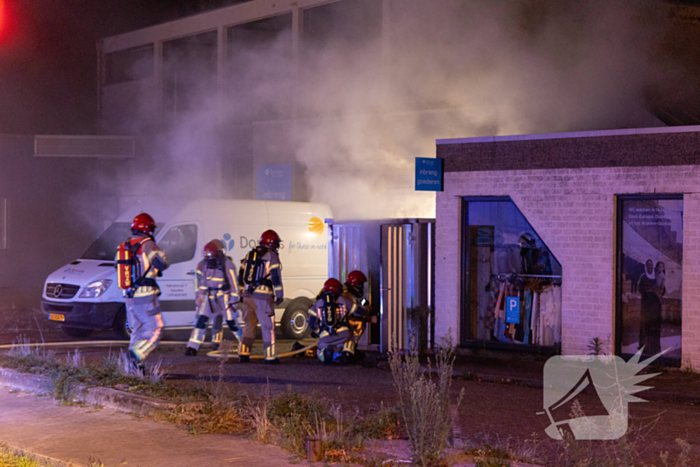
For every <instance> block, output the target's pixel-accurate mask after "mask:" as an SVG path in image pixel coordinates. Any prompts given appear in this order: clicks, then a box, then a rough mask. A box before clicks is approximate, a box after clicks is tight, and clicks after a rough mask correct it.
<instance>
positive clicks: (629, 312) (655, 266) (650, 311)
mask: <svg viewBox="0 0 700 467" xmlns="http://www.w3.org/2000/svg"><path fill="white" fill-rule="evenodd" d="M617 227H618V228H617V236H618V238H617V241H618V248H617V250H618V251H617V255H618V256H617V297H616V303H617V320H616V326H615V330H616V340H615V342H616V346H617V348H616V352H617V354H618V355H623V356H630V355H633V354H635V353H637V351H638V350H640V349H641V348H642V347H643V348H644V350H643V355H644V356H652V355H655V354H657V353H659V352H660V351H661V350H667V349H668V350H667V351H666V353H665V354H664V356H663V357H664V359H666V360H671V361H669V362H668V363H679V362H680V358H681V317H682V316H681V309H682V300H681V291H682V287H681V286H682V283H683V280H682V279H683V197H682V196H681V195H677V196H662V195H661V196H660V195H649V196H624V197H619V198H618V219H617ZM673 361H675V362H673Z"/></svg>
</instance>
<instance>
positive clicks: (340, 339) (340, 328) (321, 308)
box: [309, 294, 367, 359]
mask: <svg viewBox="0 0 700 467" xmlns="http://www.w3.org/2000/svg"><path fill="white" fill-rule="evenodd" d="M335 304H336V305H335V306H337V309H336V310H332V306H329V303H328V302H327V301H326V300H325V299H324V294H321V296H320V298H319V299H318V300H316V303H314V305H313V307H311V308H310V309H309V327H310V328H311V329H312V330H313V331H314V332H316V333H317V334H318V337H319V339H318V356H319V358H320V359H323V358H325V357H324V354H325V353H324V350H325V349H327V348H331V349H332V350H333V351H341V352H349V353H353V352H354V345H353V343H354V341H353V331H352V330H351V329H350V325H349V321H348V320H349V319H350V318H351V317H352V318H361V317H363V316H364V315H365V314H366V313H367V310H366V309H365V308H363V307H361V306H360V305H359V304H358V303H356V301H354V300H350V299H348V298H347V297H345V296H343V295H340V294H339V295H338V297H337V299H336V301H335ZM334 312H335V313H336V315H335V316H332V314H333V313H334Z"/></svg>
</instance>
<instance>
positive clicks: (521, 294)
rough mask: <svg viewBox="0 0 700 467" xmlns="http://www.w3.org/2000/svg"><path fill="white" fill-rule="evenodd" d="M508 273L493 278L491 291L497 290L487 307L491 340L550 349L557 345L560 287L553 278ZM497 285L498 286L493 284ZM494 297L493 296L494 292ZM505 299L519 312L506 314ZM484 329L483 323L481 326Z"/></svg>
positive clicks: (559, 338) (559, 320)
mask: <svg viewBox="0 0 700 467" xmlns="http://www.w3.org/2000/svg"><path fill="white" fill-rule="evenodd" d="M532 276H535V277H528V276H527V275H518V274H510V275H508V276H496V275H495V276H494V278H493V281H492V283H491V289H492V290H498V295H497V298H496V299H495V300H494V301H493V306H491V305H489V309H490V310H491V313H489V314H490V316H491V317H492V320H493V326H492V327H491V326H490V323H489V328H490V329H491V332H492V336H493V339H495V340H498V341H500V342H510V343H515V344H534V345H542V346H553V345H557V344H559V343H560V342H561V285H560V282H561V280H560V278H558V277H554V278H553V279H557V282H554V280H553V279H552V277H553V276H549V277H550V278H548V277H544V276H540V275H532ZM495 283H498V284H499V285H498V287H497V289H496V287H494V284H495ZM494 296H495V293H494ZM509 298H511V299H512V298H517V299H518V300H517V301H511V303H518V304H519V310H517V312H516V313H513V311H512V310H511V314H509V313H508V311H507V306H508V305H507V303H508V301H509ZM484 326H485V327H486V323H484Z"/></svg>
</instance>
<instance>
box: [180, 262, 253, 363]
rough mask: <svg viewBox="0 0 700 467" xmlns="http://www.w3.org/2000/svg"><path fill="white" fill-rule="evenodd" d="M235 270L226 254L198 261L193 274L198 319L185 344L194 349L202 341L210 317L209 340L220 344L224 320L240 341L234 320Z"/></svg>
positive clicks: (235, 318)
mask: <svg viewBox="0 0 700 467" xmlns="http://www.w3.org/2000/svg"><path fill="white" fill-rule="evenodd" d="M235 271H236V267H235V266H234V264H233V261H231V259H230V258H228V257H224V258H223V259H214V258H207V259H203V260H202V261H200V262H199V264H197V269H196V271H195V276H194V291H195V301H196V303H197V316H196V318H197V321H196V323H195V327H194V329H193V330H192V334H191V335H190V340H189V342H188V343H187V347H190V348H193V349H195V350H197V349H198V348H199V346H200V345H201V344H202V343H204V337H205V335H206V330H207V321H208V320H209V319H210V318H211V319H212V320H213V323H212V330H211V340H212V343H214V344H219V343H221V341H222V340H223V337H224V331H223V321H224V319H225V320H226V323H227V324H228V326H229V328H231V332H232V333H233V335H234V336H235V337H236V338H237V339H238V340H240V337H241V336H240V331H239V329H238V324H237V323H236V320H237V318H238V312H237V311H236V310H235V308H234V306H233V305H234V304H235V303H238V301H239V296H238V283H237V282H236V272H235Z"/></svg>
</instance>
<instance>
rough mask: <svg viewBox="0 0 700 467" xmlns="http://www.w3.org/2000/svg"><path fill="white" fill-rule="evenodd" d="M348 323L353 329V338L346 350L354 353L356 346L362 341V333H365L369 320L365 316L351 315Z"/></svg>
mask: <svg viewBox="0 0 700 467" xmlns="http://www.w3.org/2000/svg"><path fill="white" fill-rule="evenodd" d="M348 324H349V325H350V329H351V330H352V339H351V340H350V342H349V343H348V345H347V346H346V347H347V348H346V349H344V350H345V351H347V352H350V353H351V354H354V353H355V348H357V343H358V342H359V341H360V338H361V337H362V334H364V333H365V329H367V320H366V319H365V318H355V317H350V318H348Z"/></svg>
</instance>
